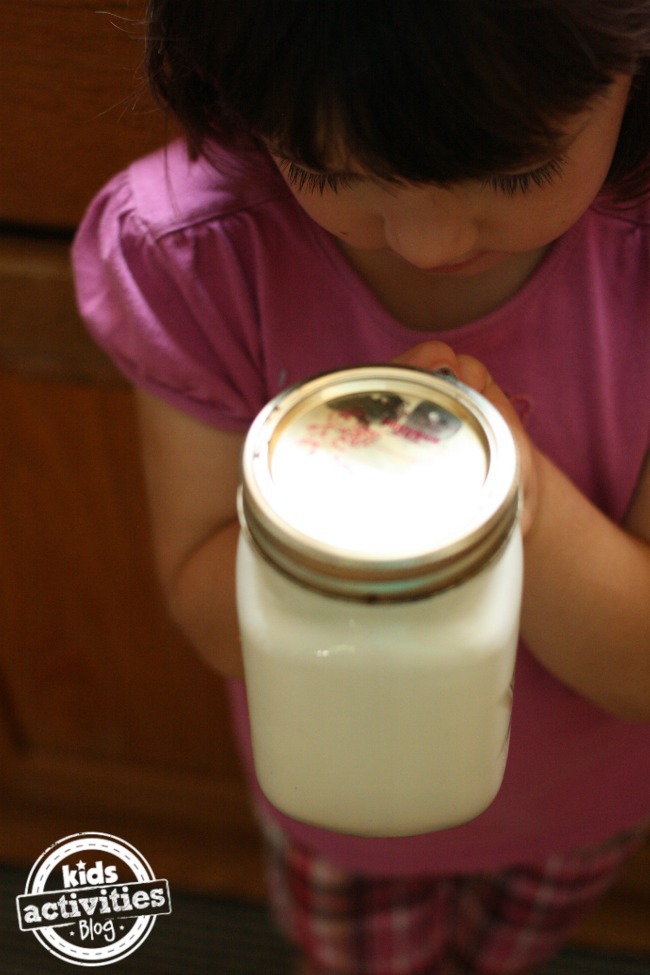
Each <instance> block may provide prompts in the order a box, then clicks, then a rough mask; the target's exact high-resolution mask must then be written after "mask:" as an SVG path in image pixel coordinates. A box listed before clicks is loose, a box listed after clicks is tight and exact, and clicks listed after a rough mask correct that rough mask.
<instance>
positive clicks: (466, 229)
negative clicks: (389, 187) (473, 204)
mask: <svg viewBox="0 0 650 975" xmlns="http://www.w3.org/2000/svg"><path fill="white" fill-rule="evenodd" d="M382 211H383V214H382V215H383V220H384V234H385V238H386V244H387V245H388V247H389V248H390V249H391V250H392V251H394V252H395V253H396V254H399V256H400V257H402V258H404V260H406V261H408V262H409V264H413V265H414V266H415V267H419V268H423V269H425V270H427V269H429V268H433V267H437V266H444V265H449V264H457V263H460V262H462V261H463V260H467V259H468V258H469V257H470V256H472V253H473V252H475V251H476V244H477V238H478V228H477V225H476V223H475V221H474V219H473V218H472V215H471V214H470V213H469V211H468V209H467V207H466V206H464V205H463V202H462V200H459V199H458V198H456V197H455V196H453V195H452V193H451V191H448V190H437V189H430V188H428V187H418V188H408V189H404V190H398V191H397V193H395V194H393V195H392V196H391V198H390V201H389V202H387V203H386V205H385V206H384V207H383V208H382Z"/></svg>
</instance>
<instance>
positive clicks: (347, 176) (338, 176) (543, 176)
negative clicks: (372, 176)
mask: <svg viewBox="0 0 650 975" xmlns="http://www.w3.org/2000/svg"><path fill="white" fill-rule="evenodd" d="M276 162H277V164H278V166H279V167H280V169H281V170H282V172H283V173H284V175H285V176H286V178H287V182H288V183H289V184H290V185H291V186H293V187H295V188H296V189H297V190H298V191H307V192H309V193H319V194H320V195H321V196H322V195H323V193H324V192H325V190H331V191H332V192H333V193H338V192H339V191H341V190H345V189H348V188H349V187H350V186H353V185H354V184H355V183H358V182H360V181H361V180H363V178H364V177H363V176H361V175H357V174H355V173H314V172H311V171H310V170H307V169H302V168H301V167H300V166H297V165H296V164H295V163H294V162H291V161H290V160H288V159H282V158H277V157H276ZM565 164H566V157H565V156H557V157H555V158H554V159H551V160H550V161H549V162H547V163H544V165H543V166H538V167H537V168H536V169H531V170H528V171H527V172H523V173H493V174H491V175H490V176H486V177H485V178H484V179H482V180H481V181H480V183H481V185H482V186H486V187H490V188H491V189H493V190H495V191H496V192H498V193H502V194H503V195H504V196H516V195H517V194H520V193H521V194H525V193H529V192H530V191H531V190H533V189H544V188H545V187H547V186H551V185H552V184H553V183H554V182H555V181H556V180H557V179H559V178H560V177H561V176H562V174H563V172H564V166H565Z"/></svg>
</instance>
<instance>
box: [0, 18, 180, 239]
mask: <svg viewBox="0 0 650 975" xmlns="http://www.w3.org/2000/svg"><path fill="white" fill-rule="evenodd" d="M98 7H99V8H100V9H98ZM144 9H145V2H144V0H111V3H109V4H106V7H105V8H104V9H101V5H98V4H97V3H95V2H94V0H2V4H0V37H2V57H1V58H0V91H1V92H2V98H0V132H2V149H1V150H0V220H1V221H4V222H5V223H9V222H10V223H12V224H17V223H18V224H22V225H28V226H31V227H45V228H51V227H57V228H59V227H73V226H74V225H75V224H76V223H77V222H78V220H79V218H80V216H81V214H82V213H83V211H84V209H85V207H86V205H87V204H88V202H89V200H90V199H91V197H92V196H93V195H94V193H95V192H96V191H97V190H98V189H99V187H100V186H101V185H103V183H104V182H105V181H106V180H107V179H108V178H109V177H110V176H111V175H112V174H113V173H115V172H117V171H118V170H119V169H121V168H122V167H123V166H124V165H126V164H127V163H128V162H129V161H130V160H132V159H134V158H136V157H137V156H139V155H143V154H144V153H145V152H148V151H149V150H151V149H152V148H154V147H155V146H158V145H160V144H161V143H162V142H163V141H164V140H165V139H166V137H167V135H169V134H171V133H170V132H169V131H168V130H167V129H166V128H165V123H164V121H163V118H162V116H161V114H160V112H158V110H157V109H156V107H155V106H154V104H153V102H152V100H151V98H150V97H149V95H148V93H147V87H146V83H145V81H144V77H143V73H142V60H143V51H144V45H143V33H144V28H143V24H142V19H143V16H144Z"/></svg>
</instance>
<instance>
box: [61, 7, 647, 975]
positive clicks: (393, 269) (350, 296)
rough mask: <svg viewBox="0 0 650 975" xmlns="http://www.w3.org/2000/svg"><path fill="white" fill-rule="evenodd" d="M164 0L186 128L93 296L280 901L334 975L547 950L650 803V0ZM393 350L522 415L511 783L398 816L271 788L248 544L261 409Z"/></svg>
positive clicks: (167, 572)
mask: <svg viewBox="0 0 650 975" xmlns="http://www.w3.org/2000/svg"><path fill="white" fill-rule="evenodd" d="M149 6H150V10H149V36H148V69H149V73H150V78H151V82H152V85H153V88H154V91H155V92H156V93H157V95H158V96H159V98H160V99H161V100H162V102H163V103H164V104H165V105H167V106H168V107H169V108H170V109H171V110H172V111H173V112H174V113H175V115H176V116H177V117H178V119H180V121H181V123H182V125H183V127H184V130H185V135H186V138H185V140H184V141H178V142H176V143H174V144H172V145H171V146H169V147H168V148H167V149H166V150H164V151H161V152H159V153H157V154H155V155H153V156H151V157H149V158H147V159H145V160H141V161H139V162H136V163H135V164H134V165H133V166H131V167H130V168H129V170H128V171H127V172H125V173H122V174H121V175H119V176H118V177H117V178H115V179H114V180H113V181H112V182H111V183H110V184H109V186H108V187H107V188H106V189H105V190H104V191H103V192H102V193H101V194H100V195H99V196H98V198H97V199H96V200H95V201H94V203H93V204H92V206H91V207H90V210H89V212H88V214H87V216H86V218H85V220H84V223H83V224H82V226H81V228H80V230H79V233H78V237H77V239H76V243H75V247H74V262H75V268H76V280H77V288H78V298H79V303H80V307H81V310H82V313H83V314H84V316H85V317H86V319H87V321H88V323H89V325H90V328H91V329H92V331H93V332H94V334H95V335H96V336H97V339H98V341H99V342H101V343H102V344H103V346H104V347H105V348H107V349H108V350H109V352H110V353H111V355H112V356H113V357H114V359H115V360H116V361H117V363H118V364H119V365H120V367H121V368H122V369H123V371H124V372H125V374H126V375H127V376H128V377H130V378H131V379H132V381H133V383H134V384H135V386H136V388H137V394H136V395H137V400H138V404H139V413H140V417H141V424H142V432H143V444H144V458H145V466H146V472H147V480H148V486H149V492H150V496H151V506H152V512H153V522H154V531H155V540H156V550H157V557H158V564H159V567H160V574H161V578H162V582H163V585H164V587H165V591H166V593H167V596H168V599H169V604H170V607H171V610H172V612H173V614H174V615H175V617H176V619H177V620H178V622H179V624H180V626H181V627H182V628H183V630H184V631H185V633H186V634H188V635H189V637H190V639H191V640H192V641H193V643H194V644H195V646H196V648H197V650H198V651H199V652H200V653H202V654H203V655H204V656H205V658H206V659H207V660H208V661H209V662H210V664H211V665H212V666H213V667H215V668H216V669H217V670H218V671H220V672H221V673H222V674H224V675H225V676H226V677H227V678H228V679H229V687H230V692H231V696H232V702H233V708H234V716H235V721H236V727H237V731H238V736H239V740H240V743H241V748H242V754H243V756H244V762H245V766H246V768H247V771H248V774H249V775H250V777H251V784H252V788H253V790H254V792H255V795H256V797H257V801H258V804H259V807H260V815H261V819H262V821H263V825H264V831H265V834H266V836H267V839H268V843H269V863H270V881H271V882H270V889H271V895H272V902H273V905H274V908H275V911H276V913H277V915H278V917H279V919H280V921H281V923H282V924H283V926H284V928H285V930H286V931H287V932H288V934H289V935H290V937H291V938H292V939H293V940H294V941H295V942H296V943H297V944H298V946H299V948H300V950H301V952H302V954H303V956H304V958H305V964H306V965H307V966H308V967H307V968H306V969H305V970H308V971H311V972H314V973H316V972H319V973H337V975H343V973H346V975H357V973H373V975H397V973H401V975H409V973H412V975H415V973H424V972H427V973H429V972H439V971H462V972H480V973H505V972H524V971H528V970H530V969H531V967H533V966H534V965H536V964H538V963H540V962H541V961H542V960H543V959H545V958H547V957H548V956H549V955H551V954H552V953H553V952H554V951H555V950H556V949H557V947H558V946H559V945H560V944H561V943H562V941H563V940H564V939H565V938H566V937H567V935H568V933H569V931H570V929H571V925H572V924H574V922H575V920H576V917H577V916H578V914H579V912H580V910H581V909H582V908H584V906H585V905H586V904H588V903H589V902H590V901H591V900H592V899H593V898H594V897H596V896H597V895H598V894H600V893H601V892H602V891H603V890H604V889H605V888H606V886H607V885H608V884H609V883H610V882H611V880H612V878H613V876H614V873H615V870H616V868H617V867H618V866H619V865H620V863H621V862H622V861H623V859H624V857H625V856H626V855H627V854H628V853H629V852H630V851H631V850H632V849H633V848H634V846H635V844H637V843H638V842H640V837H641V827H640V825H639V824H640V823H642V821H643V820H644V819H646V818H647V816H648V814H649V813H650V775H649V774H648V747H649V746H650V726H649V725H648V724H647V722H648V719H649V718H650V598H649V596H650V462H649V461H648V445H649V441H650V328H649V327H648V326H649V325H650V321H649V319H650V206H649V205H648V204H647V203H643V202H641V201H642V199H643V195H644V193H647V191H648V188H649V187H650V117H649V107H648V106H649V105H650V71H649V57H650V0H454V2H453V3H450V2H448V0H376V2H375V3H372V4H370V3H361V2H360V0H327V2H324V0H277V2H276V0H265V2H264V3H262V4H260V3H257V2H253V0H238V2H237V3H228V2H225V0H151V2H150V5H149ZM389 359H397V360H398V361H400V362H404V363H410V364H415V365H419V366H422V367H425V368H431V369H434V368H440V367H447V368H450V369H451V370H453V371H454V372H455V373H456V374H457V375H458V376H459V377H460V378H461V379H462V380H463V381H464V382H466V383H468V384H470V385H472V386H474V387H475V388H476V389H478V390H480V391H481V392H482V393H484V395H486V396H487V397H488V398H489V399H490V400H491V401H492V402H493V403H494V404H495V405H497V407H498V408H499V409H501V410H502V412H503V414H504V416H505V417H506V419H507V421H508V423H509V424H510V427H511V429H512V431H513V433H514V435H515V437H516V439H517V442H518V446H519V451H520V456H521V462H522V472H523V484H524V492H525V507H524V531H525V558H526V581H525V595H524V606H523V615H522V624H521V637H522V643H521V646H520V651H519V656H518V665H517V679H516V688H517V689H516V693H515V705H514V714H513V726H512V738H511V750H510V757H509V760H508V767H507V770H506V778H505V781H504V784H503V786H502V789H501V791H500V793H499V796H498V797H497V799H496V800H495V802H494V803H493V804H492V806H491V807H490V808H489V809H488V810H487V811H486V812H485V813H483V814H482V815H481V816H479V817H478V818H477V819H475V820H474V821H473V822H470V823H467V824H466V825H463V826H460V827H456V828H454V829H450V830H446V831H442V832H440V833H435V834H430V835H426V836H416V837H406V838H399V839H387V840H382V839H367V838H365V839H364V838H359V837H354V836H346V835H341V834H333V833H328V832H326V831H323V830H318V829H316V828H313V827H309V826H306V825H304V824H301V823H298V822H295V821H292V820H290V819H288V818H287V817H284V816H282V815H281V814H280V813H279V812H278V811H277V810H274V809H272V808H271V807H270V806H269V805H268V803H266V802H265V800H264V799H263V798H262V797H261V795H260V794H259V790H258V789H257V787H256V784H255V781H254V773H253V771H252V765H251V757H250V741H249V732H248V723H247V714H246V701H245V692H244V686H243V683H242V680H241V678H242V666H241V658H240V649H239V643H238V638H237V624H236V618H235V611H234V583H233V564H234V558H235V546H236V541H237V533H238V528H237V523H236V512H235V490H236V483H237V476H238V459H239V453H240V448H241V445H242V440H243V437H244V434H245V431H246V429H247V427H248V425H249V423H250V422H251V420H252V419H253V417H254V416H255V414H256V413H257V411H258V410H259V409H260V408H261V407H262V405H263V404H264V403H265V402H266V401H267V400H268V399H269V398H270V397H271V396H273V395H274V394H275V393H277V392H278V391H279V390H280V389H281V388H283V387H285V386H286V385H288V384H290V383H293V382H296V381H298V380H300V379H303V378H306V377H308V376H310V375H312V374H314V373H317V372H322V371H324V370H327V369H333V368H338V367H342V366H347V365H352V364H357V363H367V362H369V361H376V362H381V361H387V360H389ZM405 503H408V499H407V498H406V499H405Z"/></svg>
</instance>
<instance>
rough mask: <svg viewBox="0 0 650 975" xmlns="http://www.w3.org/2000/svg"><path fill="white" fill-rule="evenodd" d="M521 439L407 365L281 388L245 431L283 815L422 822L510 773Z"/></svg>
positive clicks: (263, 706)
mask: <svg viewBox="0 0 650 975" xmlns="http://www.w3.org/2000/svg"><path fill="white" fill-rule="evenodd" d="M518 500H519V491H518V467H517V454H516V449H515V444H514V441H513V438H512V435H511V433H510V431H509V429H508V426H507V424H506V423H505V421H504V419H503V418H502V416H501V414H500V413H499V412H498V411H497V410H496V409H495V408H494V407H493V406H492V405H491V404H490V403H489V402H488V401H487V400H486V399H484V398H483V397H482V396H480V395H479V394H477V393H476V392H474V391H473V390H471V389H469V388H468V387H466V386H464V385H462V384H461V383H459V382H457V381H456V380H453V379H451V378H447V377H442V376H440V375H437V374H433V373H428V372H423V371H421V370H418V369H412V368H409V367H403V366H367V367H357V368H352V369H346V370H341V371H338V372H334V373H329V374H326V375H322V376H318V377H315V378H314V379H311V380H308V381H306V382H304V383H301V384H299V385H298V386H294V387H292V388H291V389H289V390H287V391H285V392H283V393H281V394H280V395H279V396H278V397H276V398H275V399H274V400H272V401H271V403H269V404H268V405H267V406H266V407H265V409H264V410H262V412H261V413H260V414H259V416H258V417H257V419H256V420H255V421H254V423H253V425H252V427H251V429H250V431H249V433H248V436H247V439H246V442H245V446H244V451H243V456H242V478H241V487H240V492H239V513H240V521H241V525H242V529H243V530H242V532H241V536H240V543H239V550H238V559H237V603H238V614H239V622H240V631H241V638H242V647H243V654H244V666H245V674H246V687H247V695H248V702H249V709H250V718H251V733H252V742H253V754H254V761H255V768H256V773H257V776H258V780H259V783H260V786H261V788H262V790H263V792H264V793H265V794H266V796H267V797H268V799H269V800H270V801H271V802H272V803H273V804H274V805H275V806H276V807H277V808H278V809H280V810H281V811H282V812H284V813H286V814H287V815H289V816H292V817H294V818H296V819H299V820H302V821H304V822H307V823H311V824H313V825H316V826H320V827H324V828H327V829H332V830H338V831H342V832H346V833H351V834H357V835H366V836H403V835H412V834H417V833H422V832H429V831H431V830H437V829H444V828H446V827H450V826H454V825H458V824H460V823H463V822H466V821H467V820H469V819H472V818H473V817H475V816H477V815H478V814H479V813H481V812H482V811H483V810H484V809H485V808H486V807H487V806H488V805H489V804H490V802H492V800H493V799H494V797H495V796H496V794H497V792H498V790H499V787H500V785H501V781H502V778H503V773H504V768H505V762H506V756H507V750H508V739H509V729H510V714H511V706H512V677H513V670H514V663H515V653H516V646H517V638H518V630H519V610H520V601H521V588H522V561H523V560H522V544H521V533H520V530H519V523H518Z"/></svg>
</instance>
